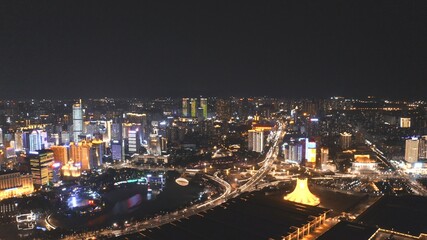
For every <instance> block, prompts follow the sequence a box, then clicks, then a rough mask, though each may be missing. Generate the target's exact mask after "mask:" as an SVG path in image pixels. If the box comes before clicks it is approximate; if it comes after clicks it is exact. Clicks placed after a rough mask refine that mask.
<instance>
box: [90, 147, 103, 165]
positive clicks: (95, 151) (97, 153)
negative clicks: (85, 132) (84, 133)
mask: <svg viewBox="0 0 427 240" xmlns="http://www.w3.org/2000/svg"><path fill="white" fill-rule="evenodd" d="M90 145H91V147H90V159H89V165H90V168H91V169H93V168H97V167H99V166H101V165H102V163H103V162H102V157H103V156H104V155H105V142H103V141H101V140H93V141H92V142H91V144H90Z"/></svg>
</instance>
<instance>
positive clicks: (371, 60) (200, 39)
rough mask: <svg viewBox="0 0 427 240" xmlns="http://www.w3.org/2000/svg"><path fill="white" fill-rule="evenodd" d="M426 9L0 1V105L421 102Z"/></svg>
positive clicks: (388, 4)
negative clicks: (11, 101) (186, 100)
mask: <svg viewBox="0 0 427 240" xmlns="http://www.w3.org/2000/svg"><path fill="white" fill-rule="evenodd" d="M426 86H427V1H425V0H421V1H412V0H402V1H393V0H384V1H374V0H366V1H361V0H339V1H338V0H337V1H323V0H322V1H320V0H313V1H305V0H294V1H287V0H283V1H270V0H264V1H261V0H259V1H230V0H229V1H200V0H198V1H179V0H178V1H177V0H172V1H158V0H152V1H148V0H141V1H132V2H128V1H115V2H114V3H112V2H110V1H97V2H95V1H81V2H77V1H49V2H46V1H26V2H25V1H7V2H6V1H1V2H0V98H1V99H4V98H60V97H83V98H86V97H104V96H111V97H155V96H197V95H205V96H230V95H238V96H253V95H256V96H261V95H270V96H280V97H282V96H283V97H324V96H331V95H346V96H363V95H377V96H389V97H424V96H425V95H426V94H425V93H426V89H427V88H426Z"/></svg>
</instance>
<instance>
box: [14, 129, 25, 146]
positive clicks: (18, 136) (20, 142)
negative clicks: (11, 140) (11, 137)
mask: <svg viewBox="0 0 427 240" xmlns="http://www.w3.org/2000/svg"><path fill="white" fill-rule="evenodd" d="M23 149H24V142H23V139H22V131H16V132H15V150H16V151H22V150H23Z"/></svg>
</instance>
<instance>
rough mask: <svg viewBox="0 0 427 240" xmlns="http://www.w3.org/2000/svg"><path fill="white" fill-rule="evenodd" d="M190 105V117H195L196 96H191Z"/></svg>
mask: <svg viewBox="0 0 427 240" xmlns="http://www.w3.org/2000/svg"><path fill="white" fill-rule="evenodd" d="M190 105H191V117H192V118H195V117H197V98H191V100H190Z"/></svg>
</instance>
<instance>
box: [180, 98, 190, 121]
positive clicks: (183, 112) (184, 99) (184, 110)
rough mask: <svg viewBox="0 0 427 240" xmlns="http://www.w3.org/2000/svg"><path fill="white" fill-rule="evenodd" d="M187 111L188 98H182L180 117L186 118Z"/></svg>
mask: <svg viewBox="0 0 427 240" xmlns="http://www.w3.org/2000/svg"><path fill="white" fill-rule="evenodd" d="M188 110H189V106H188V98H183V99H182V116H183V117H188Z"/></svg>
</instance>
